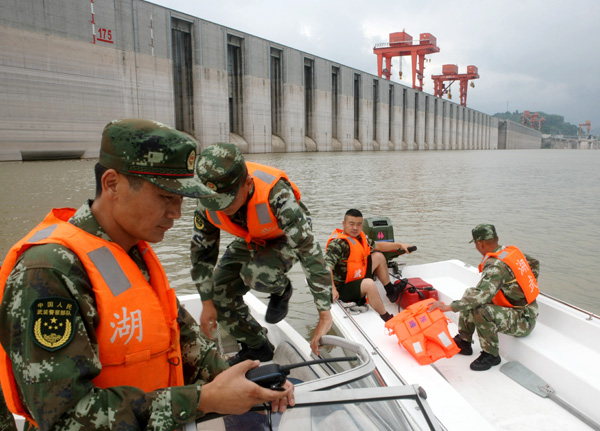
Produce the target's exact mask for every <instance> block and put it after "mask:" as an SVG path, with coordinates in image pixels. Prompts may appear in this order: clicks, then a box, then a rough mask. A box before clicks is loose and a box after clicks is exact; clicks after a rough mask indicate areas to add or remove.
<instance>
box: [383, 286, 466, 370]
mask: <svg viewBox="0 0 600 431" xmlns="http://www.w3.org/2000/svg"><path fill="white" fill-rule="evenodd" d="M433 302H435V299H434V298H429V299H425V300H423V301H419V302H416V303H414V304H412V305H409V306H408V307H407V308H406V309H405V310H402V311H401V312H400V313H398V314H396V315H395V316H394V317H393V318H391V319H390V320H388V321H387V322H385V327H386V328H387V329H388V331H389V332H388V335H392V334H396V336H397V337H398V345H400V346H402V347H404V348H405V349H406V350H407V351H408V352H409V353H410V354H411V355H412V356H413V357H414V358H415V359H416V360H417V362H418V363H419V364H421V365H427V364H431V363H433V362H435V361H437V360H438V359H441V358H451V357H452V356H454V355H456V354H457V353H458V352H459V351H460V348H459V347H458V346H457V345H456V343H455V342H454V340H453V339H452V337H451V336H450V332H449V331H448V321H449V320H448V319H447V318H446V316H445V315H444V313H442V312H441V311H440V310H438V309H436V310H433V311H431V312H428V311H427V309H428V308H429V306H430V305H431V304H432V303H433Z"/></svg>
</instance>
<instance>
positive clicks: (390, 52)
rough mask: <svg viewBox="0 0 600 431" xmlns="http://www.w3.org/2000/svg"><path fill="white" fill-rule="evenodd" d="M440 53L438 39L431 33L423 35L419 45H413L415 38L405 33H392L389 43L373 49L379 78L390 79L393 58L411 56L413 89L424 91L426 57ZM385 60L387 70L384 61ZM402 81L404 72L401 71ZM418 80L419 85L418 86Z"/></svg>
mask: <svg viewBox="0 0 600 431" xmlns="http://www.w3.org/2000/svg"><path fill="white" fill-rule="evenodd" d="M435 52H440V49H439V48H438V47H437V39H436V38H435V37H434V36H433V35H432V34H430V33H421V35H420V36H419V41H418V44H414V43H413V38H412V36H411V35H410V34H408V33H406V32H405V31H401V32H397V33H390V41H389V43H387V42H384V43H378V44H377V45H375V47H374V48H373V53H375V54H376V55H377V74H378V75H379V77H380V78H381V77H385V78H386V79H388V80H389V79H390V76H391V75H392V72H391V70H392V58H393V57H402V56H405V55H410V56H411V60H412V81H413V88H415V89H417V90H419V91H423V70H424V69H425V55H427V54H433V53H435ZM384 59H385V69H384V68H383V60H384ZM400 79H402V71H400ZM417 80H418V84H417Z"/></svg>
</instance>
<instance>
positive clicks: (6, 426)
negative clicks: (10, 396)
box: [0, 391, 17, 431]
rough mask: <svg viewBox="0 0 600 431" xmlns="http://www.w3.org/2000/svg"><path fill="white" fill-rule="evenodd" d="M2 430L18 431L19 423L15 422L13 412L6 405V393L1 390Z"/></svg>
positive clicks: (0, 421) (0, 420)
mask: <svg viewBox="0 0 600 431" xmlns="http://www.w3.org/2000/svg"><path fill="white" fill-rule="evenodd" d="M0 431H17V425H16V424H15V418H14V417H13V415H12V413H11V412H10V411H9V410H8V407H6V401H4V394H2V392H1V391H0Z"/></svg>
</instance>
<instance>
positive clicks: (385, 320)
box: [379, 311, 394, 322]
mask: <svg viewBox="0 0 600 431" xmlns="http://www.w3.org/2000/svg"><path fill="white" fill-rule="evenodd" d="M379 317H381V319H382V320H383V321H384V322H387V321H388V320H390V319H391V318H392V317H394V315H393V314H390V313H388V312H387V311H386V312H385V314H380V315H379Z"/></svg>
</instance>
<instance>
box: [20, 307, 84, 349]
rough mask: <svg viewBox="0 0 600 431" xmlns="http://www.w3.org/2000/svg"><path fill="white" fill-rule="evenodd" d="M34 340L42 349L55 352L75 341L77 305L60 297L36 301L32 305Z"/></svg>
mask: <svg viewBox="0 0 600 431" xmlns="http://www.w3.org/2000/svg"><path fill="white" fill-rule="evenodd" d="M31 311H32V315H33V319H32V322H33V324H32V328H31V331H32V333H33V340H34V342H35V344H37V345H38V346H40V347H41V348H42V349H45V350H48V351H50V352H53V351H55V350H58V349H60V348H62V347H64V346H66V345H67V344H69V342H70V341H71V340H72V339H73V335H74V333H75V332H74V330H75V329H74V326H75V323H74V322H75V316H76V315H77V312H78V307H77V303H76V302H75V301H74V300H72V299H69V298H62V297H58V296H53V297H48V298H42V299H38V300H36V301H35V302H34V303H33V304H32V305H31Z"/></svg>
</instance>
